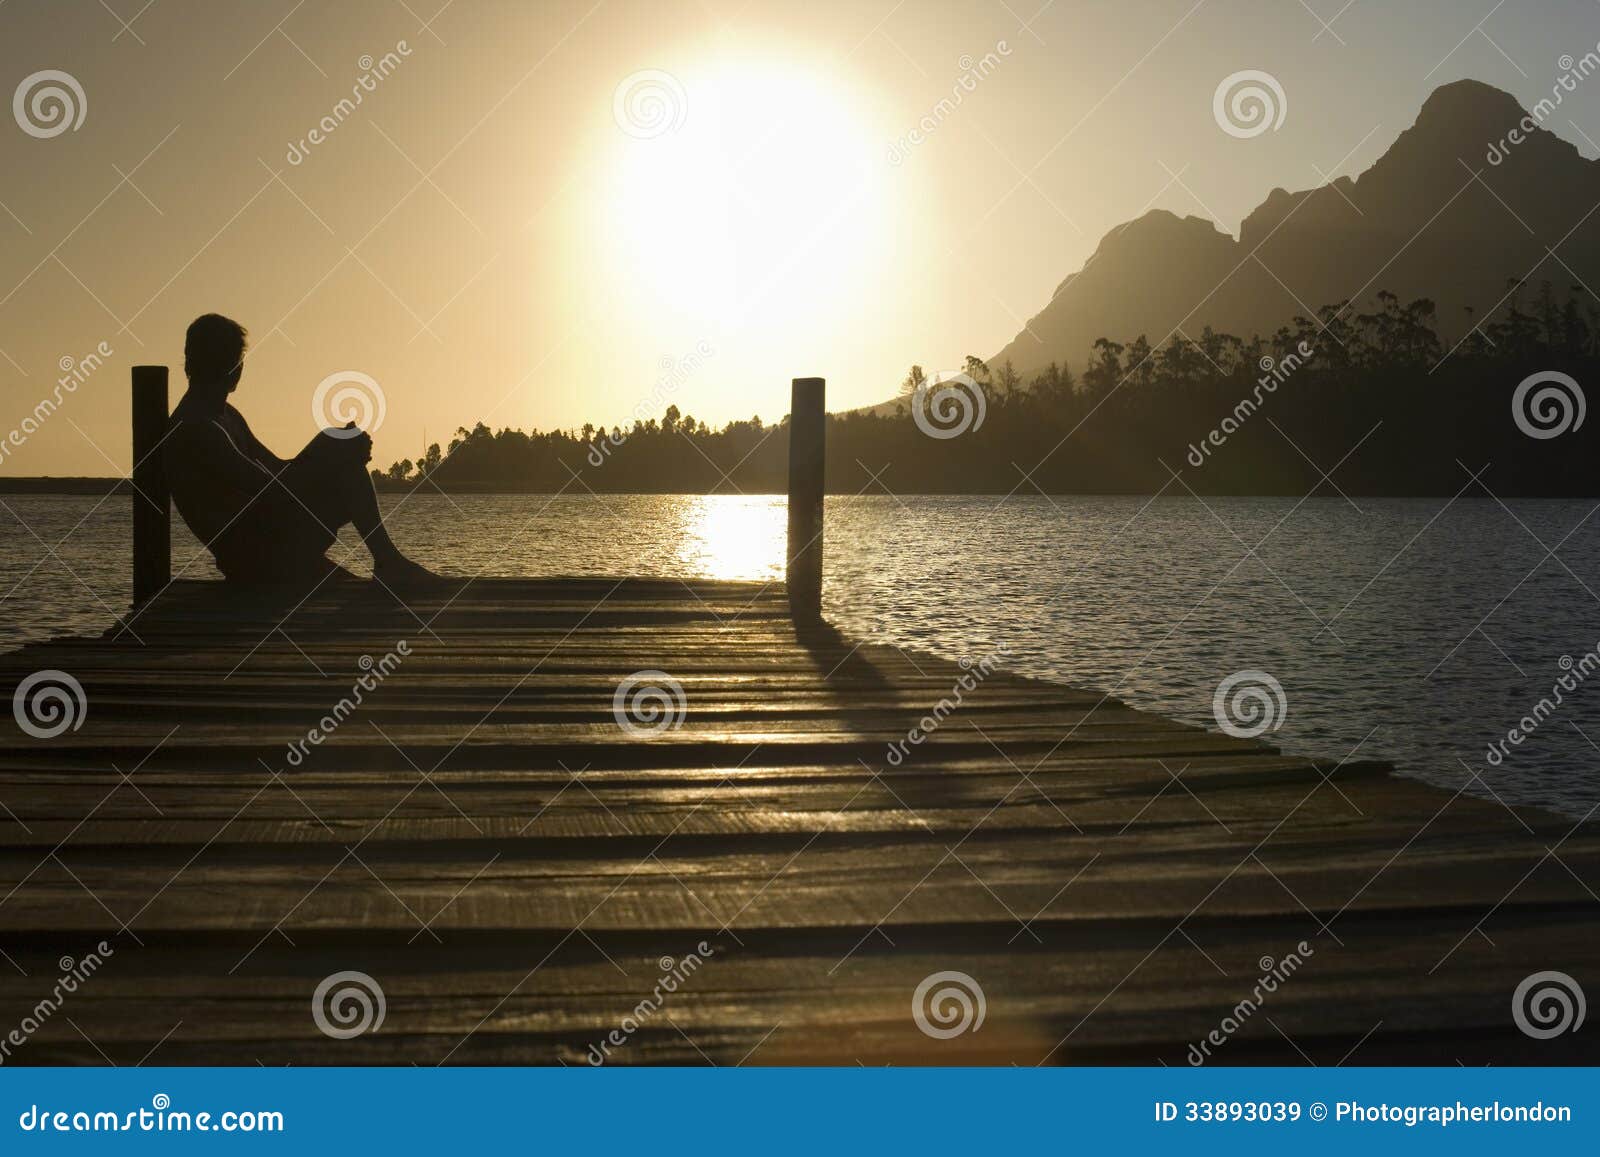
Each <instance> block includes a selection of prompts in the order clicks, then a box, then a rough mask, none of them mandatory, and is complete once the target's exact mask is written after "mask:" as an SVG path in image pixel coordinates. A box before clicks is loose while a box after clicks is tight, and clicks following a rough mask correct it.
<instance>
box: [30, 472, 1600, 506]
mask: <svg viewBox="0 0 1600 1157" xmlns="http://www.w3.org/2000/svg"><path fill="white" fill-rule="evenodd" d="M377 488H378V492H379V493H380V494H407V493H410V492H411V491H413V490H421V491H423V492H428V491H435V492H438V491H442V492H443V493H445V494H481V495H505V496H506V497H515V496H518V495H533V494H548V495H555V494H562V493H565V494H568V495H571V496H573V497H579V498H581V497H584V496H585V495H586V494H587V495H588V496H590V497H610V496H613V495H614V496H618V497H622V496H626V495H655V496H661V495H673V496H679V495H681V496H684V497H688V498H704V497H711V494H706V493H704V492H701V491H689V490H673V489H663V490H596V491H593V492H592V493H591V492H589V491H587V490H571V489H569V490H566V491H559V490H550V489H534V488H531V487H529V488H525V489H516V488H511V487H507V486H503V485H476V486H475V485H470V484H468V485H463V484H461V483H456V484H454V485H450V486H443V487H438V488H435V487H432V486H429V485H427V484H426V483H421V484H415V483H409V482H390V481H387V480H384V481H380V482H378V483H377ZM130 493H131V484H130V483H129V482H128V480H127V479H125V478H92V477H62V478H53V477H48V476H47V477H43V478H5V477H0V494H45V495H61V496H67V497H72V496H84V495H87V496H90V497H95V498H100V497H104V496H106V495H108V494H122V495H128V494H130ZM712 493H713V494H722V495H727V496H735V497H749V498H758V497H759V498H767V497H773V496H777V495H781V494H782V493H783V491H781V490H759V489H753V490H744V491H739V492H729V491H725V490H724V491H714V492H712ZM828 493H829V494H830V495H834V496H837V497H854V496H855V495H856V493H857V492H856V491H853V490H847V489H843V488H841V489H839V490H829V491H828ZM1196 493H1197V494H1198V495H1199V496H1200V497H1201V498H1305V497H1306V495H1305V494H1304V493H1303V492H1295V493H1290V492H1288V491H1285V492H1283V493H1263V492H1258V491H1218V490H1198V491H1197V492H1196ZM1344 493H1345V494H1348V495H1349V496H1350V497H1352V498H1451V497H1453V496H1454V495H1452V494H1450V493H1446V492H1444V491H1440V492H1439V493H1424V494H1380V493H1375V492H1371V491H1366V490H1358V489H1352V488H1350V487H1345V488H1344ZM1004 495H1005V491H1003V490H919V491H907V492H905V493H903V494H897V495H895V496H894V497H897V498H984V497H990V498H992V497H996V496H1004ZM1316 496H1317V497H1321V498H1340V497H1341V495H1340V493H1339V492H1338V491H1335V490H1333V489H1331V488H1329V487H1328V486H1325V485H1324V486H1321V487H1318V490H1317V493H1316ZM1014 497H1018V498H1030V497H1042V498H1149V497H1151V494H1150V493H1149V491H1144V490H1074V491H1057V492H1053V493H1050V494H1040V493H1039V492H1037V491H1035V492H1034V493H1032V494H1023V493H1021V492H1017V493H1016V494H1015V495H1014ZM1166 497H1169V498H1184V497H1188V495H1186V494H1182V493H1179V494H1168V495H1166ZM1471 497H1479V498H1485V499H1487V496H1485V495H1477V496H1473V495H1461V496H1460V497H1459V498H1458V501H1460V500H1465V499H1467V498H1471ZM1501 497H1502V498H1514V499H1521V500H1540V501H1551V502H1555V501H1565V502H1579V501H1584V500H1587V499H1594V498H1600V492H1595V493H1589V494H1503V495H1501Z"/></svg>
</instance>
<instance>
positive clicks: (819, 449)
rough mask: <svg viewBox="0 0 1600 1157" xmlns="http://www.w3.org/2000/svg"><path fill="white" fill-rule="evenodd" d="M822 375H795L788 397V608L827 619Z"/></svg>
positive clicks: (798, 616) (804, 617) (801, 619)
mask: <svg viewBox="0 0 1600 1157" xmlns="http://www.w3.org/2000/svg"><path fill="white" fill-rule="evenodd" d="M826 392H827V385H826V383H825V382H824V381H823V379H821V378H795V379H794V385H793V392H792V394H791V395H790V402H789V549H788V559H789V566H788V584H789V609H790V612H791V613H792V614H793V615H794V619H795V622H797V623H817V622H820V621H821V619H822V494H823V481H824V479H823V474H824V470H823V462H824V459H825V451H826V448H827V447H826V439H827V426H826V423H825V420H824V419H825V416H826V409H825V404H824V403H825V395H826Z"/></svg>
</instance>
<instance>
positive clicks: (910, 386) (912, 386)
mask: <svg viewBox="0 0 1600 1157" xmlns="http://www.w3.org/2000/svg"><path fill="white" fill-rule="evenodd" d="M927 381H928V375H927V374H925V373H923V372H922V367H921V366H912V367H911V372H910V373H908V374H906V376H905V380H904V381H902V382H901V383H900V396H901V397H909V396H910V395H912V394H914V393H916V392H917V391H918V390H920V389H922V387H923V386H924V385H925V384H927Z"/></svg>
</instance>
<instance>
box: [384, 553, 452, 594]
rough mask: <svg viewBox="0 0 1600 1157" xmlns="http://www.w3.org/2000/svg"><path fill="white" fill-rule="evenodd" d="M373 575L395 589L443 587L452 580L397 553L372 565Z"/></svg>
mask: <svg viewBox="0 0 1600 1157" xmlns="http://www.w3.org/2000/svg"><path fill="white" fill-rule="evenodd" d="M372 577H373V578H375V579H377V580H378V581H379V582H381V583H383V585H384V586H386V587H392V588H394V589H395V590H400V589H402V588H404V589H406V590H416V589H418V588H419V587H441V586H446V585H448V584H449V582H450V580H449V579H447V578H445V577H444V576H443V575H437V574H434V573H433V572H432V571H431V570H429V569H428V568H427V567H425V566H423V565H422V564H421V563H419V562H412V561H411V560H410V559H409V558H406V557H405V556H404V555H395V556H394V557H393V558H386V559H384V560H382V561H381V562H376V563H374V564H373V567H372Z"/></svg>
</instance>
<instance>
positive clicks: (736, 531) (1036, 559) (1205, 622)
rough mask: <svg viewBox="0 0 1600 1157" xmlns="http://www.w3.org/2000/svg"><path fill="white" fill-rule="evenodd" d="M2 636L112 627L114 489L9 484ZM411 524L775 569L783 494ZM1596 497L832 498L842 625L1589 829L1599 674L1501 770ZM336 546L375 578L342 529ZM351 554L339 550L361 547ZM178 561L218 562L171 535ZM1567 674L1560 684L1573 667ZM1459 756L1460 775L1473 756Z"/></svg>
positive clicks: (433, 514)
mask: <svg viewBox="0 0 1600 1157" xmlns="http://www.w3.org/2000/svg"><path fill="white" fill-rule="evenodd" d="M0 503H3V505H0V525H4V526H5V527H6V533H7V538H6V541H7V549H6V550H5V552H4V554H3V556H0V647H6V648H9V647H11V646H15V645H17V644H19V643H21V642H23V641H26V640H29V639H36V638H44V637H48V636H50V635H54V634H59V633H63V632H97V631H99V630H100V629H102V628H104V627H105V626H106V625H108V624H109V623H110V622H111V621H112V619H113V618H114V616H115V615H116V614H117V613H118V612H119V611H120V610H121V609H122V608H124V607H125V606H126V604H127V602H128V598H129V578H128V569H129V562H128V560H129V554H130V546H129V537H130V536H129V518H130V515H129V509H128V502H127V500H126V499H123V498H112V499H107V500H104V501H101V500H97V499H93V498H81V497H66V496H21V495H6V496H4V497H3V499H0ZM385 505H386V507H387V508H388V509H389V510H390V519H391V522H392V524H393V526H394V528H395V537H396V539H397V540H398V541H399V542H400V543H401V544H402V545H403V546H405V547H406V548H407V549H408V550H410V551H411V552H412V553H413V554H414V555H415V556H416V557H417V558H419V559H420V560H421V561H423V562H426V563H428V564H429V565H432V566H435V567H436V568H438V569H440V570H444V571H447V572H450V573H454V574H503V575H557V574H585V573H586V574H649V575H667V576H672V575H682V576H690V575H696V576H704V577H711V578H730V579H759V580H766V579H776V578H778V577H780V576H781V573H782V567H783V545H784V521H785V512H784V502H783V499H782V498H781V497H766V496H760V497H751V498H745V497H740V496H729V497H699V496H657V495H622V496H610V495H608V496H603V497H593V496H581V497H578V496H554V497H552V496H549V495H517V496H504V495H471V496H466V495H456V496H451V497H448V498H447V497H444V496H442V495H438V494H432V495H425V494H417V495H414V496H412V497H409V498H405V499H398V498H386V499H385ZM1595 510H1596V506H1595V504H1594V503H1591V502H1572V501H1518V502H1512V503H1508V504H1505V505H1502V504H1500V503H1499V502H1497V501H1495V500H1493V499H1489V498H1471V499H1467V498H1463V499H1458V500H1456V501H1454V502H1447V501H1446V500H1444V499H1361V500H1359V503H1350V502H1347V501H1345V500H1344V499H1340V498H1330V499H1323V498H1315V499H1309V500H1304V501H1300V500H1296V499H1287V498H1285V499H1277V498H1232V499H1229V498H1214V499H1207V500H1205V502H1203V503H1202V502H1201V501H1199V500H1196V499H1191V498H1160V499H1156V500H1154V501H1152V500H1150V499H1147V498H1125V497H1112V498H1098V497H1089V498H1064V497H1058V498H1053V499H1050V498H1043V497H1032V498H1023V497H1015V498H1011V499H1009V500H1006V501H1004V502H1002V501H1001V500H1000V499H998V498H996V497H915V498H903V499H902V498H896V497H892V496H888V495H881V496H861V497H854V498H851V497H836V498H830V499H829V503H828V512H827V567H826V594H825V601H826V610H827V614H828V616H829V617H830V618H831V619H832V620H833V621H834V622H835V623H837V624H838V625H839V626H840V627H841V628H843V629H845V630H846V631H848V632H850V633H852V634H855V635H857V636H858V637H859V636H865V637H867V638H870V639H873V640H876V641H883V642H889V643H896V644H900V645H902V646H915V647H918V648H921V649H924V650H930V651H934V652H938V653H941V654H944V655H947V656H950V657H954V658H959V657H961V656H963V655H965V656H970V657H972V658H974V659H976V658H978V657H980V656H981V655H983V654H986V653H988V652H989V651H991V650H992V649H994V648H995V647H997V646H998V645H1000V644H1005V645H1006V646H1007V647H1008V648H1009V649H1010V655H1011V662H1010V665H1011V666H1012V668H1013V669H1016V670H1019V671H1021V672H1024V673H1028V674H1036V675H1043V676H1047V677H1050V678H1054V679H1058V680H1061V681H1063V682H1067V683H1071V684H1074V685H1078V686H1086V687H1094V688H1098V689H1102V690H1105V691H1108V692H1110V693H1112V694H1114V695H1116V696H1118V697H1119V698H1122V699H1124V700H1126V701H1128V702H1130V703H1132V704H1134V705H1136V706H1142V707H1148V708H1151V709H1154V710H1158V711H1161V712H1164V713H1166V714H1169V715H1172V716H1175V717H1178V718H1182V719H1185V720H1189V721H1191V722H1196V723H1203V724H1205V725H1207V726H1212V727H1215V726H1217V721H1216V719H1215V717H1214V714H1213V696H1214V693H1215V692H1216V689H1217V686H1218V684H1219V682H1220V681H1222V680H1223V679H1224V678H1226V677H1227V676H1230V675H1232V674H1234V673H1236V672H1241V671H1258V672H1265V673H1268V674H1270V675H1271V676H1272V677H1273V678H1274V679H1276V680H1277V681H1278V683H1279V684H1280V685H1281V687H1282V688H1283V703H1284V704H1285V707H1286V709H1285V711H1284V712H1283V714H1282V716H1281V728H1280V729H1279V730H1277V731H1276V732H1273V733H1271V734H1269V736H1268V738H1270V739H1272V740H1273V741H1274V742H1276V743H1278V744H1279V745H1280V746H1282V747H1284V748H1286V749H1288V750H1292V751H1300V752H1306V753H1310V754H1316V755H1321V756H1326V757H1328V758H1332V759H1342V758H1344V757H1346V756H1348V755H1351V754H1352V753H1354V755H1355V756H1356V757H1357V758H1366V757H1384V758H1389V759H1392V760H1394V761H1395V762H1396V763H1397V764H1398V765H1399V766H1400V767H1401V768H1402V770H1403V771H1404V772H1405V773H1406V774H1410V775H1416V776H1418V777H1421V778H1424V779H1427V780H1430V781H1432V782H1436V783H1439V784H1443V785H1448V786H1451V787H1457V786H1460V785H1461V784H1462V783H1464V782H1466V781H1467V779H1468V777H1469V775H1470V774H1471V773H1472V772H1478V773H1481V775H1482V782H1480V783H1477V784H1474V785H1472V786H1471V787H1470V788H1469V790H1471V791H1473V792H1474V793H1475V794H1480V795H1483V794H1490V793H1492V794H1493V795H1497V796H1499V797H1500V798H1501V799H1503V800H1505V801H1506V802H1508V803H1530V804H1542V805H1545V806H1548V807H1554V808H1558V809H1560V810H1561V811H1564V812H1566V813H1568V814H1571V815H1573V816H1574V817H1579V816H1583V815H1584V814H1585V813H1587V812H1589V810H1590V809H1592V808H1593V807H1594V806H1595V805H1596V804H1597V803H1600V747H1597V746H1596V744H1600V670H1596V671H1595V672H1594V673H1593V675H1591V676H1590V677H1589V679H1588V680H1586V681H1579V682H1578V685H1577V687H1576V689H1575V690H1571V691H1563V692H1562V697H1563V699H1564V702H1563V703H1562V704H1561V705H1560V706H1559V707H1556V709H1555V710H1554V711H1553V712H1552V713H1550V714H1549V715H1548V717H1544V718H1534V719H1532V720H1531V722H1533V723H1534V724H1535V726H1534V728H1532V729H1531V730H1530V732H1529V734H1528V737H1527V738H1526V740H1525V741H1524V742H1522V743H1521V744H1518V745H1507V751H1508V754H1507V755H1506V756H1505V758H1504V760H1503V762H1501V763H1500V764H1499V765H1498V766H1492V765H1490V764H1489V763H1488V762H1487V761H1486V753H1487V751H1488V747H1489V744H1490V743H1491V742H1496V741H1500V742H1504V741H1505V739H1506V733H1507V730H1508V729H1510V728H1513V727H1517V726H1519V721H1521V720H1523V718H1524V716H1529V715H1530V713H1532V712H1533V711H1534V710H1535V707H1536V705H1537V704H1539V702H1540V700H1541V699H1546V698H1550V699H1553V695H1552V688H1553V687H1554V686H1555V684H1556V681H1557V679H1558V678H1559V677H1561V676H1562V675H1564V674H1566V675H1567V678H1568V680H1569V681H1576V680H1577V679H1578V672H1579V671H1580V670H1584V669H1587V667H1588V664H1586V663H1585V662H1584V661H1583V657H1584V656H1585V655H1590V656H1591V658H1590V660H1589V662H1590V663H1593V662H1594V657H1593V652H1594V651H1595V649H1596V647H1597V645H1600V595H1597V593H1596V592H1597V591H1600V518H1595V517H1591V515H1592V514H1593V513H1594V511H1595ZM334 555H335V557H336V558H339V559H340V561H343V562H345V563H346V565H349V566H350V567H351V569H356V570H359V569H362V567H361V562H362V560H363V555H362V552H361V551H360V549H359V546H358V545H357V544H356V542H355V540H354V539H353V538H349V537H347V538H346V539H344V540H342V541H341V545H340V546H337V547H335V550H334ZM346 555H348V558H346V557H345V556H346ZM173 557H174V569H175V570H178V571H181V572H183V573H185V574H186V575H187V576H189V577H215V571H214V570H213V568H212V566H211V563H210V560H209V558H208V557H207V556H206V555H205V554H204V553H203V552H202V551H201V550H200V547H199V545H198V544H197V543H196V542H195V541H194V539H193V538H191V537H190V536H189V535H188V533H187V532H186V531H184V530H183V529H182V527H181V525H180V526H177V527H175V534H174V547H173ZM1569 660H1570V661H1572V662H1573V663H1575V664H1576V666H1575V667H1574V669H1573V671H1572V672H1571V673H1570V674H1569V673H1567V672H1566V670H1565V667H1564V666H1563V664H1565V663H1566V662H1568V661H1569ZM1469 769H1470V770H1469Z"/></svg>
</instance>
